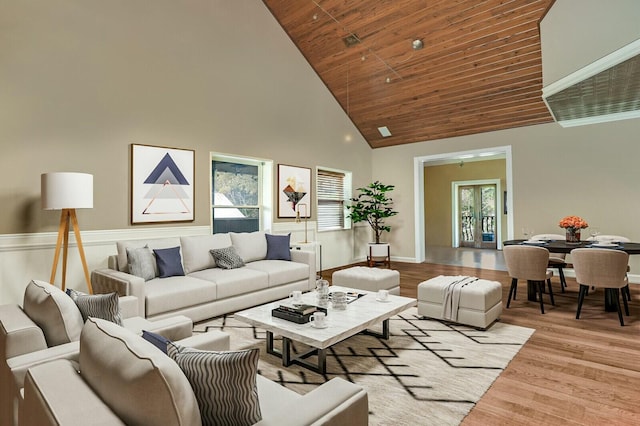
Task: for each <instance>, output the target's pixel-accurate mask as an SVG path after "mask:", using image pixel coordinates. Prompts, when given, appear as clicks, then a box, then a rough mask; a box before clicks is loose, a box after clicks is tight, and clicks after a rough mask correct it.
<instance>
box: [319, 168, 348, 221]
mask: <svg viewBox="0 0 640 426" xmlns="http://www.w3.org/2000/svg"><path fill="white" fill-rule="evenodd" d="M317 187H318V195H317V199H318V231H328V230H332V229H343V228H344V202H345V200H344V173H338V172H331V171H327V170H318V177H317Z"/></svg>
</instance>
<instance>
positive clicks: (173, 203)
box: [142, 153, 190, 214]
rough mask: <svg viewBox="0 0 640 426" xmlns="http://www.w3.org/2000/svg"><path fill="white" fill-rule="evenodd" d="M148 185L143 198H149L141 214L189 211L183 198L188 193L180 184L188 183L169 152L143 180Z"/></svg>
mask: <svg viewBox="0 0 640 426" xmlns="http://www.w3.org/2000/svg"><path fill="white" fill-rule="evenodd" d="M144 184H145V185H148V186H149V190H148V191H147V192H146V194H145V196H144V199H145V200H149V202H148V204H147V206H146V207H145V208H144V210H143V211H142V214H175V213H190V210H189V207H188V204H187V203H186V202H185V200H188V199H189V195H188V194H187V193H186V192H185V190H184V189H183V188H182V186H181V185H189V182H188V181H187V179H186V178H185V177H184V175H183V174H182V172H181V171H180V168H179V167H178V166H177V165H176V163H175V162H174V161H173V159H172V158H171V155H169V153H167V154H165V156H164V157H162V160H160V162H159V163H158V165H157V166H156V167H155V168H154V169H153V170H152V171H151V173H150V174H149V176H147V178H146V179H145V180H144Z"/></svg>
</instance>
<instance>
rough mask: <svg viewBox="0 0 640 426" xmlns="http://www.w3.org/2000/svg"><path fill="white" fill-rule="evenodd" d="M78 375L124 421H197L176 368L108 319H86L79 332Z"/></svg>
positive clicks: (189, 392)
mask: <svg viewBox="0 0 640 426" xmlns="http://www.w3.org/2000/svg"><path fill="white" fill-rule="evenodd" d="M79 361H80V374H81V375H82V377H83V378H84V380H85V381H86V382H87V383H88V384H89V386H91V388H92V389H93V390H94V392H95V393H96V394H97V395H98V396H99V397H100V398H101V399H102V400H103V401H104V402H105V403H106V404H107V405H108V406H109V407H110V408H111V409H112V410H113V411H114V413H116V415H117V416H118V417H119V418H120V419H121V420H122V421H124V422H125V423H126V424H130V425H143V426H144V425H149V426H152V425H153V426H155V425H201V420H200V414H199V408H198V403H197V401H196V399H195V395H194V394H193V391H192V389H191V385H190V384H189V381H188V380H187V378H186V377H185V376H184V374H183V373H182V371H181V370H180V367H178V365H177V364H176V363H175V362H173V361H172V360H171V359H170V358H169V357H167V356H166V355H165V354H163V353H162V352H161V351H159V350H158V349H157V348H156V347H155V346H153V345H152V344H151V343H149V342H147V341H146V340H144V339H142V338H141V337H139V336H137V335H135V334H134V333H132V332H131V331H129V330H127V329H125V328H123V327H120V326H118V325H116V324H113V323H111V322H108V321H105V320H101V319H96V318H90V319H89V320H87V322H86V324H85V326H84V328H83V330H82V335H81V336H80V359H79Z"/></svg>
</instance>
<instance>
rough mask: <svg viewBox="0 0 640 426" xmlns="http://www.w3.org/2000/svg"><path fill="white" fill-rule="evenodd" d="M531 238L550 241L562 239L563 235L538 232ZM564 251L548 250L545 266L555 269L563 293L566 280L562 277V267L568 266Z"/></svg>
mask: <svg viewBox="0 0 640 426" xmlns="http://www.w3.org/2000/svg"><path fill="white" fill-rule="evenodd" d="M531 239H532V240H538V241H552V240H564V239H565V236H564V235H560V234H538V235H534V236H533V237H531ZM566 258H567V255H566V253H554V252H549V264H548V265H547V268H551V269H557V270H558V275H559V276H560V290H562V292H563V293H564V289H565V288H566V287H567V280H566V279H565V278H564V269H565V268H569V267H570V265H569V264H567V260H566Z"/></svg>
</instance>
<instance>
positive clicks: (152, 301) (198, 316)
mask: <svg viewBox="0 0 640 426" xmlns="http://www.w3.org/2000/svg"><path fill="white" fill-rule="evenodd" d="M285 243H286V250H283V244H285ZM116 245H117V252H118V254H117V255H112V256H110V257H109V261H108V268H104V269H97V270H94V271H93V272H92V274H91V284H92V286H93V290H94V292H96V293H111V292H114V291H116V292H118V294H120V295H121V296H129V295H131V296H136V297H137V298H138V301H139V310H138V315H140V316H141V317H146V318H153V319H159V318H164V317H171V316H175V315H178V314H180V315H185V316H187V317H189V318H191V319H192V320H193V321H194V322H195V321H201V320H204V319H207V318H212V317H215V316H219V315H222V314H225V313H230V312H235V311H238V310H241V309H245V308H248V307H251V306H255V305H259V304H263V303H267V302H269V301H272V300H277V299H280V298H284V297H287V296H288V295H289V294H290V293H291V292H292V291H293V290H302V291H308V290H311V289H313V288H314V287H315V276H316V267H315V255H314V253H313V252H308V251H301V250H290V249H289V243H288V236H283V235H277V236H273V235H269V234H266V233H265V232H251V233H225V234H213V235H203V236H189V237H176V238H162V239H150V240H134V241H121V242H118V243H117V244H116ZM145 247H148V248H149V249H151V250H152V251H153V250H161V249H168V248H173V249H175V247H179V253H180V259H179V261H180V262H181V266H182V269H183V272H184V275H179V272H178V274H177V275H174V276H168V277H164V278H161V277H160V276H158V275H162V274H161V273H160V272H159V271H158V270H156V271H155V273H154V274H151V275H153V276H151V277H149V276H147V277H146V278H147V279H146V280H145V278H143V277H141V276H136V275H133V274H132V273H131V272H132V271H130V269H129V268H130V267H131V266H132V265H131V260H132V259H131V257H132V255H131V253H132V250H135V249H141V248H145ZM228 247H233V249H234V250H235V252H237V254H238V255H239V256H240V258H242V261H243V262H244V266H241V267H237V268H233V269H223V268H221V267H219V265H218V264H217V263H219V262H216V260H215V259H214V257H213V255H212V253H211V250H218V251H219V250H220V249H225V248H228ZM127 249H129V255H128V254H127V253H128V250H127ZM174 251H176V250H174ZM284 251H286V253H284ZM154 253H156V255H157V254H158V252H157V251H154ZM274 254H275V255H274ZM284 254H286V255H288V256H290V260H283V259H285V258H286V257H288V256H284ZM156 266H157V265H156ZM149 278H150V279H149Z"/></svg>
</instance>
